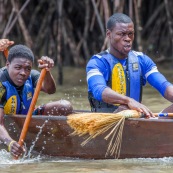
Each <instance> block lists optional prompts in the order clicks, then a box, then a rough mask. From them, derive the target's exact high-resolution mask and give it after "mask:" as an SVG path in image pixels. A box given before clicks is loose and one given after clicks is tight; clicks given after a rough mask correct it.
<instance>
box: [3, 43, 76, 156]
mask: <svg viewBox="0 0 173 173" xmlns="http://www.w3.org/2000/svg"><path fill="white" fill-rule="evenodd" d="M3 41H4V40H3ZM5 44H6V45H7V46H8V45H10V44H13V43H12V42H11V43H10V42H8V41H7V42H6V43H4V44H3V43H2V42H1V41H0V46H1V45H2V48H1V49H0V50H1V51H3V50H4V49H5V46H4V45H5ZM38 62H39V66H38V67H39V68H40V69H43V68H46V70H47V72H46V76H45V78H44V80H43V83H42V87H41V91H43V92H45V93H48V94H53V93H55V91H56V85H55V81H54V79H53V76H52V74H51V72H50V69H51V68H52V67H53V66H54V61H53V60H52V59H51V58H49V57H47V56H42V57H41V59H39V60H38ZM33 63H34V55H33V53H32V51H31V50H30V49H29V48H28V47H26V46H24V45H15V46H13V47H12V48H11V49H10V50H9V54H8V58H7V62H6V66H5V67H3V68H1V69H0V140H1V141H2V142H3V143H4V144H6V145H7V146H8V148H9V150H10V152H11V154H12V155H14V156H16V157H18V156H19V155H21V154H22V153H23V151H24V148H23V147H21V146H20V145H19V144H18V143H17V142H16V141H14V140H13V139H12V138H11V137H10V136H9V134H8V132H7V131H6V129H5V127H4V125H3V117H4V114H6V115H8V114H11V115H15V114H23V115H26V114H27V112H28V110H29V107H30V104H31V101H32V97H33V94H34V88H35V87H36V84H37V81H38V79H39V75H40V72H38V71H37V70H32V66H33ZM72 110H73V108H72V105H71V103H70V102H69V101H66V100H60V101H54V102H50V103H47V104H44V105H42V106H39V107H38V108H36V109H35V110H34V112H33V114H34V115H68V114H70V113H72Z"/></svg>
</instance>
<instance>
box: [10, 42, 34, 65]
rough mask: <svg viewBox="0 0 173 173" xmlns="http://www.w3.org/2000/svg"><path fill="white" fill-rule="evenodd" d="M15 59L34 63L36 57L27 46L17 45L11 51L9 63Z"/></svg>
mask: <svg viewBox="0 0 173 173" xmlns="http://www.w3.org/2000/svg"><path fill="white" fill-rule="evenodd" d="M14 58H26V59H28V60H30V61H32V62H34V55H33V52H32V51H31V49H29V48H28V47H27V46H25V45H21V44H19V45H15V46H13V47H12V48H11V49H10V50H9V54H8V61H9V62H11V61H12V60H13V59H14Z"/></svg>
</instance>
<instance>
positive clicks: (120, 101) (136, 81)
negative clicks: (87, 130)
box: [86, 13, 173, 117]
mask: <svg viewBox="0 0 173 173" xmlns="http://www.w3.org/2000/svg"><path fill="white" fill-rule="evenodd" d="M134 32H135V29H134V23H133V21H132V20H131V18H130V17H129V16H127V15H125V14H122V13H115V14H114V15H112V16H111V17H110V18H109V20H108V22H107V30H106V35H107V38H108V41H109V48H108V49H107V50H105V51H103V52H101V53H98V54H96V55H93V56H92V57H91V59H90V60H89V62H88V64H87V67H86V72H87V83H88V93H89V101H90V105H91V109H92V111H94V112H118V111H121V110H123V109H133V110H137V111H139V112H142V113H144V114H145V115H146V116H148V117H151V116H153V113H152V112H151V111H150V110H149V109H148V108H147V107H146V106H145V105H143V104H141V100H142V87H143V86H144V85H145V84H146V82H148V83H149V84H150V85H151V86H152V87H154V88H155V89H157V90H158V91H159V93H160V94H161V95H162V96H163V97H164V98H165V99H167V100H168V101H170V102H173V85H172V84H171V83H170V82H169V81H167V79H166V78H165V77H164V76H163V75H162V74H161V73H160V72H159V71H158V69H157V66H156V64H155V63H154V62H153V61H152V59H151V58H150V57H148V56H147V55H145V54H144V53H142V52H137V51H134V50H132V44H133V41H134V35H135V34H134ZM171 108H172V107H169V111H171ZM172 110H173V109H172ZM164 111H168V109H165V110H164Z"/></svg>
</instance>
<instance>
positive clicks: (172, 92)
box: [164, 86, 173, 102]
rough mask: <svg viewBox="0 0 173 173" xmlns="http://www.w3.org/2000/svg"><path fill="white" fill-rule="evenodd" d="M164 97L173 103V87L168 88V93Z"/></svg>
mask: <svg viewBox="0 0 173 173" xmlns="http://www.w3.org/2000/svg"><path fill="white" fill-rule="evenodd" d="M164 97H165V98H166V99H167V100H169V101H170V102H173V86H168V87H167V89H166V91H165V94H164Z"/></svg>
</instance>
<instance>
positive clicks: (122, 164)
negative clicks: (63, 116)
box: [0, 68, 173, 173]
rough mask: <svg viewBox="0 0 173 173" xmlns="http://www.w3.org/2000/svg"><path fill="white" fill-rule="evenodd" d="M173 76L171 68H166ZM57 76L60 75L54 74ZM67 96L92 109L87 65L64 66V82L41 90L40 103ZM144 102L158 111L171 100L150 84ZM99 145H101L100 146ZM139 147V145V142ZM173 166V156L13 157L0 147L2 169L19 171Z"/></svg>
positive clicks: (128, 172)
mask: <svg viewBox="0 0 173 173" xmlns="http://www.w3.org/2000/svg"><path fill="white" fill-rule="evenodd" d="M166 74H167V76H168V77H171V76H172V75H170V74H171V72H170V73H169V72H166ZM54 76H55V79H56V78H57V77H56V75H55V74H54ZM59 99H67V100H69V101H71V103H72V104H73V107H74V109H79V110H83V109H85V110H90V106H89V103H88V100H87V85H86V79H85V70H84V69H73V68H65V69H64V85H63V86H57V92H56V94H54V95H50V96H47V95H45V94H40V96H39V99H38V104H44V103H46V102H50V101H53V100H59ZM143 103H144V104H145V105H146V106H148V107H149V108H150V109H151V110H152V111H153V112H159V111H161V110H162V109H163V108H165V107H166V106H168V105H169V104H170V103H169V102H168V101H166V100H165V99H163V98H162V97H160V95H159V94H158V93H157V92H156V91H155V90H154V89H153V88H151V87H148V85H147V86H146V87H145V88H144V95H143ZM98 147H99V146H98ZM137 147H140V146H137ZM172 169H173V158H160V159H149V158H147V159H143V158H139V159H123V160H116V159H115V160H82V159H69V158H47V157H46V158H45V157H40V156H37V157H34V158H30V159H28V158H27V159H26V158H25V159H20V160H14V159H13V158H11V156H10V155H9V153H8V152H6V151H5V150H1V151H0V172H4V173H7V172H8V173H16V172H21V171H24V172H26V173H31V172H32V173H38V172H41V173H44V172H45V173H62V172H66V173H73V172H82V173H83V172H87V173H103V172H104V173H105V172H106V173H113V172H119V173H141V172H142V173H145V172H146V173H148V172H152V173H153V172H159V173H162V172H168V173H171V172H172Z"/></svg>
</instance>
